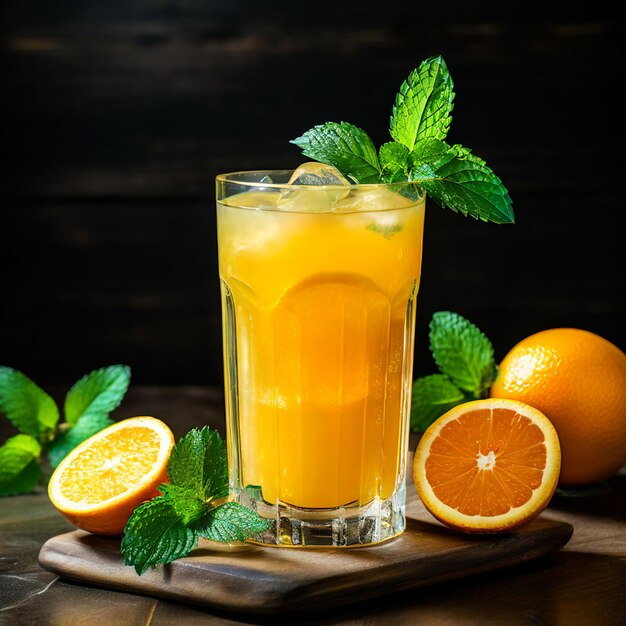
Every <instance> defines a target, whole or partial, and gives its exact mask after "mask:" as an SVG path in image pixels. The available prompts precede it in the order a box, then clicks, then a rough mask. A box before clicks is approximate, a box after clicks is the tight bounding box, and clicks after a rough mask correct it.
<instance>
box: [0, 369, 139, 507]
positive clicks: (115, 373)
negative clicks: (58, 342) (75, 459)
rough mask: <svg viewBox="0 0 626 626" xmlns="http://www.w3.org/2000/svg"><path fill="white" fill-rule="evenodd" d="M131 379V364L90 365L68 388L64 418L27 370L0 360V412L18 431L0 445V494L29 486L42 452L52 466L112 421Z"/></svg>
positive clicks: (35, 478) (22, 490) (35, 476)
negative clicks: (90, 370)
mask: <svg viewBox="0 0 626 626" xmlns="http://www.w3.org/2000/svg"><path fill="white" fill-rule="evenodd" d="M129 382H130V368H129V367H128V366H125V365H112V366H110V367H105V368H102V369H98V370H94V371H93V372H91V373H89V374H87V375H86V376H84V377H83V378H81V380H79V381H78V382H77V383H76V384H75V385H74V386H73V387H72V388H71V389H70V390H69V392H68V393H67V396H66V398H65V402H64V411H63V413H64V415H63V417H64V419H63V421H61V412H60V410H59V407H58V406H57V404H56V402H55V401H54V399H53V398H52V397H51V396H50V395H49V394H48V393H46V392H45V391H44V390H43V389H42V388H41V387H39V386H38V385H37V384H36V383H35V382H33V381H32V380H31V379H30V378H28V376H26V375H25V374H23V373H22V372H20V371H18V370H16V369H13V368H11V367H6V366H0V414H1V413H4V414H5V415H6V416H7V418H8V419H9V420H10V421H11V422H12V424H13V425H14V426H15V428H16V429H17V430H18V431H19V434H18V435H16V436H14V437H12V438H10V439H8V440H7V441H5V442H4V443H3V444H2V445H1V446H0V496H4V495H15V494H20V493H29V492H31V491H33V490H34V489H35V488H36V487H37V484H38V483H39V480H40V478H41V475H42V464H43V463H44V462H45V457H46V456H47V460H48V462H49V464H50V466H51V467H52V468H54V467H56V466H57V465H58V464H59V463H60V462H61V461H62V460H63V458H65V456H66V455H67V454H68V453H69V452H70V451H71V450H72V449H73V448H74V447H76V446H77V445H78V444H79V443H81V442H82V441H84V440H85V439H87V438H88V437H91V435H94V434H95V433H97V432H98V431H100V430H102V429H103V428H106V427H107V426H109V425H110V424H112V423H113V422H112V421H111V420H110V419H109V413H110V412H111V411H113V410H114V409H115V408H117V407H118V406H119V404H120V403H121V401H122V399H123V397H124V395H125V394H126V390H127V389H128V385H129Z"/></svg>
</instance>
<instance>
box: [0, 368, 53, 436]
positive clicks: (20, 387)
mask: <svg viewBox="0 0 626 626" xmlns="http://www.w3.org/2000/svg"><path fill="white" fill-rule="evenodd" d="M0 413H4V414H5V415H6V416H7V417H8V418H9V420H11V422H12V423H13V425H14V426H15V427H16V428H17V429H18V430H19V431H20V432H21V433H24V434H26V435H31V436H32V437H35V438H36V439H44V438H46V437H47V436H48V434H49V433H51V432H53V431H54V429H55V427H56V424H57V422H58V421H59V409H58V407H57V405H56V403H55V401H54V400H53V399H52V398H51V397H50V396H49V395H48V394H47V393H46V392H45V391H44V390H43V389H41V388H40V387H38V386H37V385H36V384H35V383H34V382H33V381H32V380H31V379H30V378H28V377H27V376H25V375H24V374H22V372H18V371H17V370H14V369H13V368H11V367H4V366H0Z"/></svg>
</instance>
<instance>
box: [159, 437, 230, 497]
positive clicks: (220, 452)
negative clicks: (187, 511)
mask: <svg viewBox="0 0 626 626" xmlns="http://www.w3.org/2000/svg"><path fill="white" fill-rule="evenodd" d="M167 474H168V476H169V477H170V482H171V483H172V485H176V486H178V487H183V488H185V489H189V490H190V491H192V492H193V493H194V494H196V495H197V496H198V497H199V498H201V499H202V500H208V499H209V498H223V497H225V496H227V495H228V455H227V452H226V443H225V442H224V440H223V439H222V438H221V437H220V435H219V433H218V432H217V431H216V430H212V429H210V428H208V427H206V426H205V427H204V428H202V429H197V428H194V429H193V430H191V431H190V432H189V433H187V434H186V435H185V436H184V437H182V438H181V439H180V441H179V442H178V443H177V444H176V445H175V446H174V448H173V450H172V453H171V455H170V460H169V463H168V465H167Z"/></svg>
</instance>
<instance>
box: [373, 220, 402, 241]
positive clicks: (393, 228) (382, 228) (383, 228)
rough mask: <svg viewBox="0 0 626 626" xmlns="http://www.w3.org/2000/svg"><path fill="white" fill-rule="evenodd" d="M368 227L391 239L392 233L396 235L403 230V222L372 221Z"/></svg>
mask: <svg viewBox="0 0 626 626" xmlns="http://www.w3.org/2000/svg"><path fill="white" fill-rule="evenodd" d="M366 228H367V230H371V231H372V232H374V233H377V234H379V235H381V236H382V237H384V238H385V239H389V238H390V237H391V236H392V235H395V234H396V233H399V232H400V231H401V230H402V224H398V223H394V224H379V223H378V222H370V223H369V224H368V225H367V226H366Z"/></svg>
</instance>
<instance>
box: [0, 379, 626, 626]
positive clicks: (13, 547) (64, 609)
mask: <svg viewBox="0 0 626 626" xmlns="http://www.w3.org/2000/svg"><path fill="white" fill-rule="evenodd" d="M61 391H62V389H61V390H59V391H55V397H56V396H58V395H60V394H61ZM220 395H221V394H220V392H219V391H217V390H213V389H207V388H198V387H168V386H164V387H142V386H141V385H135V386H132V387H131V389H130V391H129V393H128V395H127V398H126V400H125V402H124V404H123V406H122V407H120V409H118V410H117V411H116V414H115V416H116V418H118V419H119V418H121V417H127V416H129V415H146V414H147V415H155V416H159V417H162V418H163V419H166V420H167V421H168V424H170V425H171V426H172V428H173V429H174V430H175V431H176V433H177V436H180V435H181V434H182V433H185V432H187V430H189V428H192V427H195V426H201V425H203V424H209V425H211V426H212V427H214V428H218V429H223V426H224V422H223V419H224V416H223V407H222V406H221V398H220ZM414 445H415V441H413V447H414ZM415 506H420V505H419V503H416V504H415ZM417 517H418V518H419V519H420V520H421V521H423V522H424V523H427V524H429V525H430V526H431V527H432V526H434V525H436V524H437V522H435V521H434V520H433V519H432V518H430V517H429V516H428V514H427V513H426V512H425V511H424V510H423V509H422V510H421V512H419V513H418V514H417ZM542 518H543V519H546V520H550V521H554V522H563V523H567V524H571V526H572V527H573V528H574V534H573V535H572V538H571V539H570V540H569V542H568V543H567V544H566V545H565V547H564V548H563V549H562V550H560V551H558V552H556V553H554V554H552V555H549V556H546V557H545V558H540V559H533V560H532V561H528V562H526V563H521V564H517V565H515V566H514V567H510V568H505V569H499V570H497V571H494V572H484V573H482V574H473V575H472V576H468V577H464V578H460V579H457V580H449V581H445V582H441V583H440V584H432V585H428V586H424V587H415V588H412V589H407V590H405V591H400V592H398V593H394V594H389V595H386V596H385V597H384V599H382V598H375V599H372V600H369V601H361V602H357V603H353V604H350V605H348V606H346V607H344V608H336V609H333V610H329V611H324V610H323V607H322V611H321V612H315V613H314V614H312V613H311V612H309V611H307V612H304V613H303V614H301V615H298V618H297V620H294V619H293V617H292V616H285V617H282V616H281V615H272V616H270V617H263V616H261V615H255V616H253V615H252V614H243V613H238V612H234V613H233V612H232V611H230V612H225V611H221V610H219V609H208V608H201V607H198V606H192V605H187V604H183V603H180V602H174V601H170V600H165V599H158V600H157V599H155V598H153V597H150V596H142V595H137V594H134V593H126V592H124V591H114V590H110V589H103V588H98V587H95V586H91V585H85V584H81V583H74V582H72V581H69V580H65V579H63V578H59V577H58V576H57V575H55V574H53V573H52V572H48V571H47V570H44V569H42V568H41V567H39V565H38V563H37V557H38V554H39V552H40V550H41V547H42V545H43V544H44V543H45V542H46V541H47V540H48V539H50V538H51V537H55V536H57V535H59V534H62V533H66V532H71V531H73V530H75V529H74V528H73V527H72V525H71V524H70V523H69V522H68V521H67V520H65V518H63V517H62V516H61V515H60V514H59V513H58V512H57V511H56V510H55V509H54V508H53V507H52V505H51V504H50V502H49V500H48V497H47V495H46V493H45V490H44V489H43V488H40V489H39V492H38V493H37V494H33V495H26V496H18V497H12V498H3V499H2V500H0V625H1V626H58V625H59V624H63V625H64V626H84V625H85V624H88V625H89V626H111V625H112V624H115V625H117V624H124V626H148V625H149V626H216V625H219V626H235V625H241V624H251V623H252V624H264V625H271V626H276V625H277V624H287V625H290V626H291V625H293V624H294V623H298V624H303V625H306V626H309V625H310V626H389V625H390V624H393V625H394V626H396V625H399V626H409V625H410V626H413V625H414V624H428V625H430V624H437V625H438V626H439V625H441V626H459V625H460V626H477V625H479V624H480V625H483V624H484V625H489V626H491V625H494V626H500V625H502V626H528V625H529V624H540V625H550V626H623V623H624V615H625V614H626V594H625V593H624V590H625V589H626V468H624V469H623V470H622V471H621V472H620V473H619V474H618V475H616V476H614V477H612V478H611V479H610V480H608V481H607V482H606V483H604V484H603V485H601V486H597V487H595V488H593V489H591V488H590V489H586V490H582V491H581V492H579V493H578V494H572V493H561V492H557V493H556V494H555V496H554V498H553V499H552V501H551V502H550V505H549V507H548V509H547V510H546V511H545V512H544V514H543V515H542Z"/></svg>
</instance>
